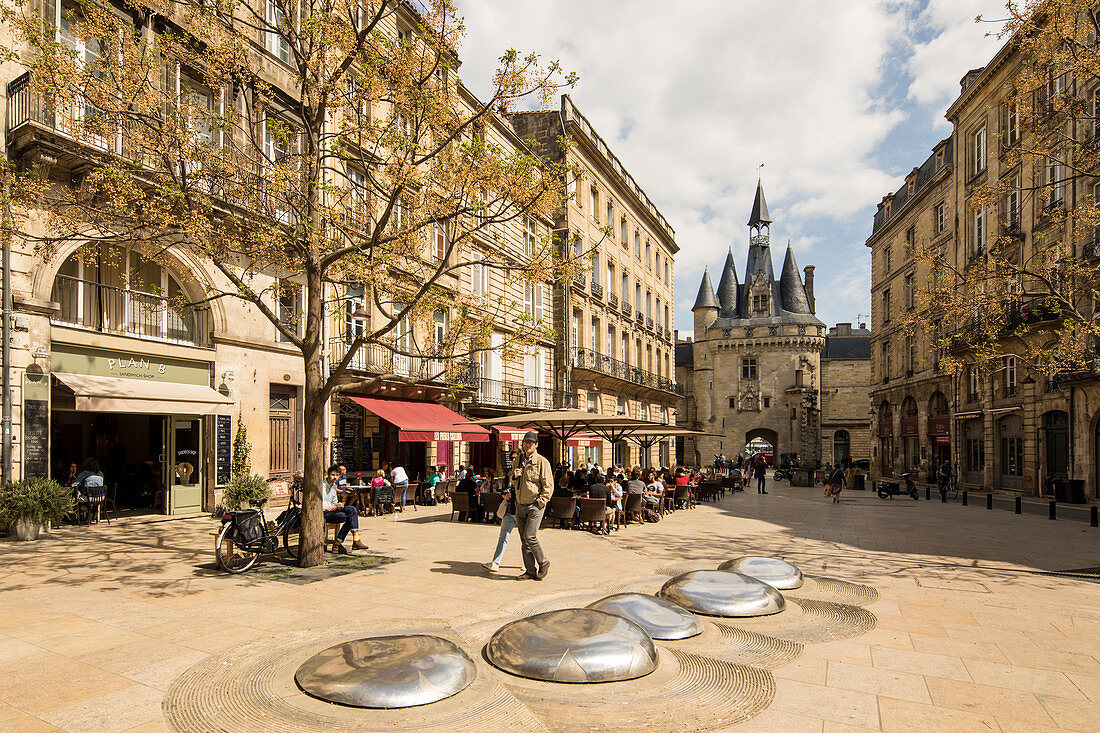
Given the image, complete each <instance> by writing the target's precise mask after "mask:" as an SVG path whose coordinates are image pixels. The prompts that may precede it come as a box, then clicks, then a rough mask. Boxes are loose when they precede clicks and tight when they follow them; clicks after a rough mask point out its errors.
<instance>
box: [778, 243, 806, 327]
mask: <svg viewBox="0 0 1100 733" xmlns="http://www.w3.org/2000/svg"><path fill="white" fill-rule="evenodd" d="M779 297H780V300H781V301H782V303H783V310H785V311H787V312H789V313H804V314H806V315H812V314H813V311H812V310H810V299H809V298H808V297H806V288H805V286H803V284H802V278H800V277H799V276H798V263H797V262H795V260H794V250H793V249H791V244H790V242H788V243H787V255H786V257H784V258H783V272H782V273H780V275H779Z"/></svg>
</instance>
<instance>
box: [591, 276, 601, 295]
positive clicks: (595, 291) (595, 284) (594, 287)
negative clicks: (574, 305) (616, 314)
mask: <svg viewBox="0 0 1100 733" xmlns="http://www.w3.org/2000/svg"><path fill="white" fill-rule="evenodd" d="M592 297H594V298H602V297H603V285H600V284H599V283H598V282H596V281H595V280H593V281H592Z"/></svg>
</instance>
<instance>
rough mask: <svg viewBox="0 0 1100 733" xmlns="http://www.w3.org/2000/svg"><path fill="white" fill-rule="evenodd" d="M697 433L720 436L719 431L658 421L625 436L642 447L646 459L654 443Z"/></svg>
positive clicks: (697, 434)
mask: <svg viewBox="0 0 1100 733" xmlns="http://www.w3.org/2000/svg"><path fill="white" fill-rule="evenodd" d="M699 435H711V436H715V437H722V435H721V433H708V432H706V431H705V430H695V429H693V428H685V427H683V426H681V425H663V424H660V423H650V425H648V426H646V427H641V428H638V429H637V430H634V431H633V432H631V433H630V434H629V435H627V436H625V437H626V439H627V440H631V441H633V442H635V443H637V444H638V447H639V448H641V449H642V451H643V453H644V455H645V456H646V460H647V461H648V460H649V449H650V448H652V447H653V445H654V444H656V443H659V442H660V441H662V440H665V439H667V438H676V437H680V436H685V437H686V436H699ZM646 468H649V466H646Z"/></svg>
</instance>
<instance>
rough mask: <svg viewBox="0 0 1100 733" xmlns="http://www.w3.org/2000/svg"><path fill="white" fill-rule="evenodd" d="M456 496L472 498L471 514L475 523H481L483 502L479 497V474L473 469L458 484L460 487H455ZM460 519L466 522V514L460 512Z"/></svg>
mask: <svg viewBox="0 0 1100 733" xmlns="http://www.w3.org/2000/svg"><path fill="white" fill-rule="evenodd" d="M455 493H456V494H468V495H469V496H470V514H471V515H473V519H474V521H475V522H480V521H481V501H480V497H479V493H480V490H479V489H478V486H477V474H476V473H474V471H473V469H469V470H468V471H466V476H465V477H464V478H462V479H461V480H460V481H459V482H458V486H457V487H455ZM458 518H459V519H460V520H465V519H466V518H467V517H466V512H459V513H458Z"/></svg>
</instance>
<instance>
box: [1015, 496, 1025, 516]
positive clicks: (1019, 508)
mask: <svg viewBox="0 0 1100 733" xmlns="http://www.w3.org/2000/svg"><path fill="white" fill-rule="evenodd" d="M1016 513H1017V514H1023V513H1024V502H1023V500H1022V499H1021V498H1020V497H1018V496H1017V497H1016Z"/></svg>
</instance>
